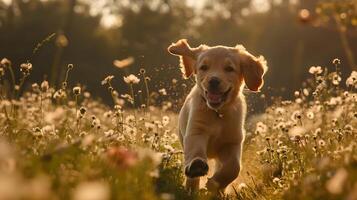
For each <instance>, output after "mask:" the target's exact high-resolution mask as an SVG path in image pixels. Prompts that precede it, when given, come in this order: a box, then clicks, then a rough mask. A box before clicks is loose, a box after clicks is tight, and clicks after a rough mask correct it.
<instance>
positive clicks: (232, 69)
mask: <svg viewBox="0 0 357 200" xmlns="http://www.w3.org/2000/svg"><path fill="white" fill-rule="evenodd" d="M224 71H226V72H233V71H234V68H233V67H232V66H227V67H225V68H224Z"/></svg>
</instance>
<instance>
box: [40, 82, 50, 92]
mask: <svg viewBox="0 0 357 200" xmlns="http://www.w3.org/2000/svg"><path fill="white" fill-rule="evenodd" d="M49 87H50V85H49V84H48V81H46V80H45V81H42V83H41V89H42V91H47V90H48V88H49Z"/></svg>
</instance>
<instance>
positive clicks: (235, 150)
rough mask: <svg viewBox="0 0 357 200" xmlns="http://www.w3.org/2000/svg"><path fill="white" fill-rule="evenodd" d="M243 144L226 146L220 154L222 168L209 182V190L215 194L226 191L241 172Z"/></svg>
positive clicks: (219, 160) (219, 159)
mask: <svg viewBox="0 0 357 200" xmlns="http://www.w3.org/2000/svg"><path fill="white" fill-rule="evenodd" d="M241 149H242V148H241V144H235V145H226V146H225V147H223V149H222V150H220V152H219V153H218V162H219V163H220V166H221V167H220V168H218V169H217V171H216V172H215V173H214V175H213V177H212V178H210V179H209V180H208V182H207V189H208V190H210V191H213V192H217V191H218V190H223V189H225V188H226V187H227V186H228V185H229V184H230V183H231V182H232V181H234V179H236V178H237V177H238V174H239V171H240V158H241Z"/></svg>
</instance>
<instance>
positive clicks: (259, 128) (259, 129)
mask: <svg viewBox="0 0 357 200" xmlns="http://www.w3.org/2000/svg"><path fill="white" fill-rule="evenodd" d="M267 130H268V127H267V125H265V124H264V123H263V122H258V123H257V125H256V129H255V132H256V133H257V134H259V133H266V132H267Z"/></svg>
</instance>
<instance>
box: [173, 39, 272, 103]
mask: <svg viewBox="0 0 357 200" xmlns="http://www.w3.org/2000/svg"><path fill="white" fill-rule="evenodd" d="M168 51H169V52H170V53H171V54H173V55H176V56H179V57H180V66H181V70H182V72H183V75H184V77H186V78H188V77H190V76H191V75H195V76H196V81H197V85H198V87H199V88H200V92H201V95H202V97H204V98H205V100H206V102H207V106H208V107H210V108H211V109H214V110H217V109H219V108H221V107H223V106H224V105H227V104H229V103H230V102H232V101H233V100H234V99H235V98H236V97H237V96H238V93H239V92H240V91H241V88H242V85H243V83H245V85H246V86H247V87H248V88H249V89H250V90H252V91H258V90H259V89H260V88H261V87H262V86H263V82H264V81H263V75H264V73H265V72H266V70H267V66H266V61H265V60H264V58H263V57H259V58H257V57H255V56H253V55H251V54H250V53H249V52H247V51H246V50H245V48H244V47H243V46H242V45H237V46H236V47H225V46H215V47H209V46H206V45H201V46H199V47H197V48H192V47H190V45H189V44H188V43H187V40H185V39H182V40H179V41H178V42H176V43H174V44H172V45H171V46H169V48H168Z"/></svg>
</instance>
